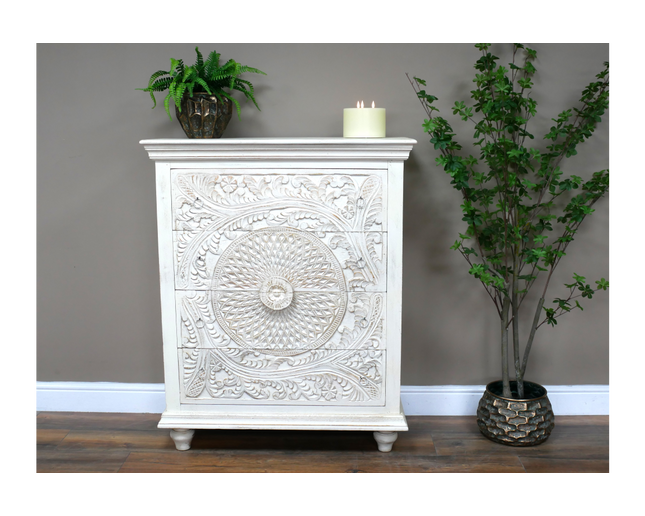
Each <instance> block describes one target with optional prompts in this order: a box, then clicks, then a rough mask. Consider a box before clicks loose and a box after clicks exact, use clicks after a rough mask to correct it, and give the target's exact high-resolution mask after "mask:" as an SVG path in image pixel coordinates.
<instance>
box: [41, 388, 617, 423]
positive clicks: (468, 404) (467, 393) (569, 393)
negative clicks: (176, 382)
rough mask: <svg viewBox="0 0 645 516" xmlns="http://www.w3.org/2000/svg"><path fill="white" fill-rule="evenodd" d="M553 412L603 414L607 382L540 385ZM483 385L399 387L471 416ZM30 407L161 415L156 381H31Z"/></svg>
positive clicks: (426, 410) (412, 402) (425, 402)
mask: <svg viewBox="0 0 645 516" xmlns="http://www.w3.org/2000/svg"><path fill="white" fill-rule="evenodd" d="M545 387H546V389H547V391H548V394H549V400H551V404H552V405H553V412H555V414H556V416H557V415H561V416H572V415H608V414H609V385H551V386H549V385H545ZM484 388H485V387H484V386H483V385H427V386H418V387H415V386H410V385H404V386H402V387H401V402H402V404H403V410H404V412H405V414H406V415H408V416H473V415H475V414H476V412H477V403H478V402H479V399H480V398H481V396H482V393H483V392H484ZM36 391H37V402H36V410H38V411H44V412H139V413H151V414H161V413H162V412H163V411H164V409H165V407H166V400H165V393H164V385H163V384H162V383H160V384H156V383H110V382H36Z"/></svg>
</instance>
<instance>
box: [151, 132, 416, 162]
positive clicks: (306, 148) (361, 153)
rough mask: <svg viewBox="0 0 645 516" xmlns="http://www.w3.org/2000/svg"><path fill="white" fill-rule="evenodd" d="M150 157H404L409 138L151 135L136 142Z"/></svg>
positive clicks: (399, 158) (155, 158) (408, 148)
mask: <svg viewBox="0 0 645 516" xmlns="http://www.w3.org/2000/svg"><path fill="white" fill-rule="evenodd" d="M139 143H140V144H141V145H143V146H144V148H145V149H146V151H148V154H149V156H150V159H153V160H161V161H168V160H206V159H214V160H222V159H275V160H277V159H326V160H329V159H352V160H356V159H375V160H390V159H392V160H395V159H398V160H405V159H407V158H408V156H409V154H410V151H411V150H412V147H413V145H414V144H415V143H417V142H416V140H414V139H412V138H403V137H401V138H342V137H333V138H313V137H298V138H296V137H293V138H268V137H264V138H221V139H204V140H199V139H188V138H181V139H152V140H141V141H140V142H139Z"/></svg>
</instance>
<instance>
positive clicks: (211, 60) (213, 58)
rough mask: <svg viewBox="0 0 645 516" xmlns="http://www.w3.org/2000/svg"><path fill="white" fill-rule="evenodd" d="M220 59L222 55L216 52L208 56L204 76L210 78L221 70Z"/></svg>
mask: <svg viewBox="0 0 645 516" xmlns="http://www.w3.org/2000/svg"><path fill="white" fill-rule="evenodd" d="M219 58H220V54H218V53H217V52H215V51H214V50H213V51H212V52H211V53H210V54H209V55H208V59H207V60H206V66H205V69H204V75H205V76H206V77H209V76H210V75H211V74H212V73H213V72H214V71H215V70H217V69H218V68H219Z"/></svg>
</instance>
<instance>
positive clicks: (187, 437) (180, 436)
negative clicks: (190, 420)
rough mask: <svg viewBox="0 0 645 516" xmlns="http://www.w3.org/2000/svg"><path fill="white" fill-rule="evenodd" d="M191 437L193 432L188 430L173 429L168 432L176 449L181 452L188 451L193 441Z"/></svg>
mask: <svg viewBox="0 0 645 516" xmlns="http://www.w3.org/2000/svg"><path fill="white" fill-rule="evenodd" d="M193 435H195V430H190V429H188V428H175V429H174V430H171V431H170V437H172V440H173V441H175V446H176V447H177V449H178V450H181V451H185V450H190V443H191V441H192V440H193Z"/></svg>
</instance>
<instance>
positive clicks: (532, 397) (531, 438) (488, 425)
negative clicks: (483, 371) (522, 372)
mask: <svg viewBox="0 0 645 516" xmlns="http://www.w3.org/2000/svg"><path fill="white" fill-rule="evenodd" d="M516 384H517V382H515V381H512V382H511V391H512V392H513V394H514V395H516V394H517V386H516ZM501 393H502V381H501V380H499V381H496V382H491V383H489V384H488V385H487V386H486V392H484V395H483V396H482V398H481V400H479V406H478V407H477V424H478V425H479V430H480V431H481V433H482V434H484V435H485V436H486V437H488V438H489V439H490V440H491V441H495V442H496V443H500V444H506V445H509V446H535V445H537V444H541V443H543V442H544V441H546V440H547V439H548V438H549V435H551V431H552V430H553V427H554V425H555V416H554V415H553V409H552V407H551V402H550V401H549V398H548V397H547V392H546V389H545V388H544V387H542V386H541V385H539V384H537V383H533V382H527V381H525V382H524V393H525V398H524V399H513V398H504V397H503V396H501Z"/></svg>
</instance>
